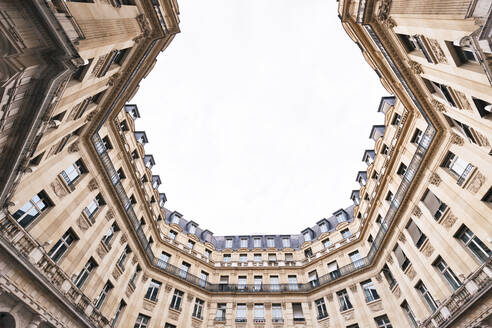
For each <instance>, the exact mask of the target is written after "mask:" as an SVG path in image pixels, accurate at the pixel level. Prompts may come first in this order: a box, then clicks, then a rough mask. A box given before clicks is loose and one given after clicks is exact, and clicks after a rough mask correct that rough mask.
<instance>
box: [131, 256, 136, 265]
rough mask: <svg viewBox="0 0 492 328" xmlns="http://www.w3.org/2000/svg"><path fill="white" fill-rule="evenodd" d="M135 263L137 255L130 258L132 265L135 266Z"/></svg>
mask: <svg viewBox="0 0 492 328" xmlns="http://www.w3.org/2000/svg"><path fill="white" fill-rule="evenodd" d="M135 263H137V254H133V257H132V264H135Z"/></svg>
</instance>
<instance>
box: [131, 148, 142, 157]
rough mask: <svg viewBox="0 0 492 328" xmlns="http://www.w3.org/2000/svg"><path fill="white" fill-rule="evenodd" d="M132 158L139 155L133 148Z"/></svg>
mask: <svg viewBox="0 0 492 328" xmlns="http://www.w3.org/2000/svg"><path fill="white" fill-rule="evenodd" d="M132 158H133V159H139V158H140V156H139V155H138V151H137V150H136V149H135V150H134V151H132Z"/></svg>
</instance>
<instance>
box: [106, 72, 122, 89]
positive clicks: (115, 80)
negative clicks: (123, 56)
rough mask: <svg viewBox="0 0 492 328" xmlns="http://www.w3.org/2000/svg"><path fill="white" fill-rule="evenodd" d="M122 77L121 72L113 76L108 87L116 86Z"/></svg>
mask: <svg viewBox="0 0 492 328" xmlns="http://www.w3.org/2000/svg"><path fill="white" fill-rule="evenodd" d="M120 76H121V74H120V73H119V72H118V73H115V74H113V75H111V77H110V78H109V79H108V83H107V85H109V86H110V87H112V86H113V85H115V84H116V82H117V81H118V79H119V78H120Z"/></svg>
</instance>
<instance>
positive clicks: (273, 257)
mask: <svg viewBox="0 0 492 328" xmlns="http://www.w3.org/2000/svg"><path fill="white" fill-rule="evenodd" d="M268 261H270V262H277V254H273V253H270V254H268Z"/></svg>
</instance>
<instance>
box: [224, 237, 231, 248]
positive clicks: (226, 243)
mask: <svg viewBox="0 0 492 328" xmlns="http://www.w3.org/2000/svg"><path fill="white" fill-rule="evenodd" d="M225 248H232V238H227V239H226V241H225Z"/></svg>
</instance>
